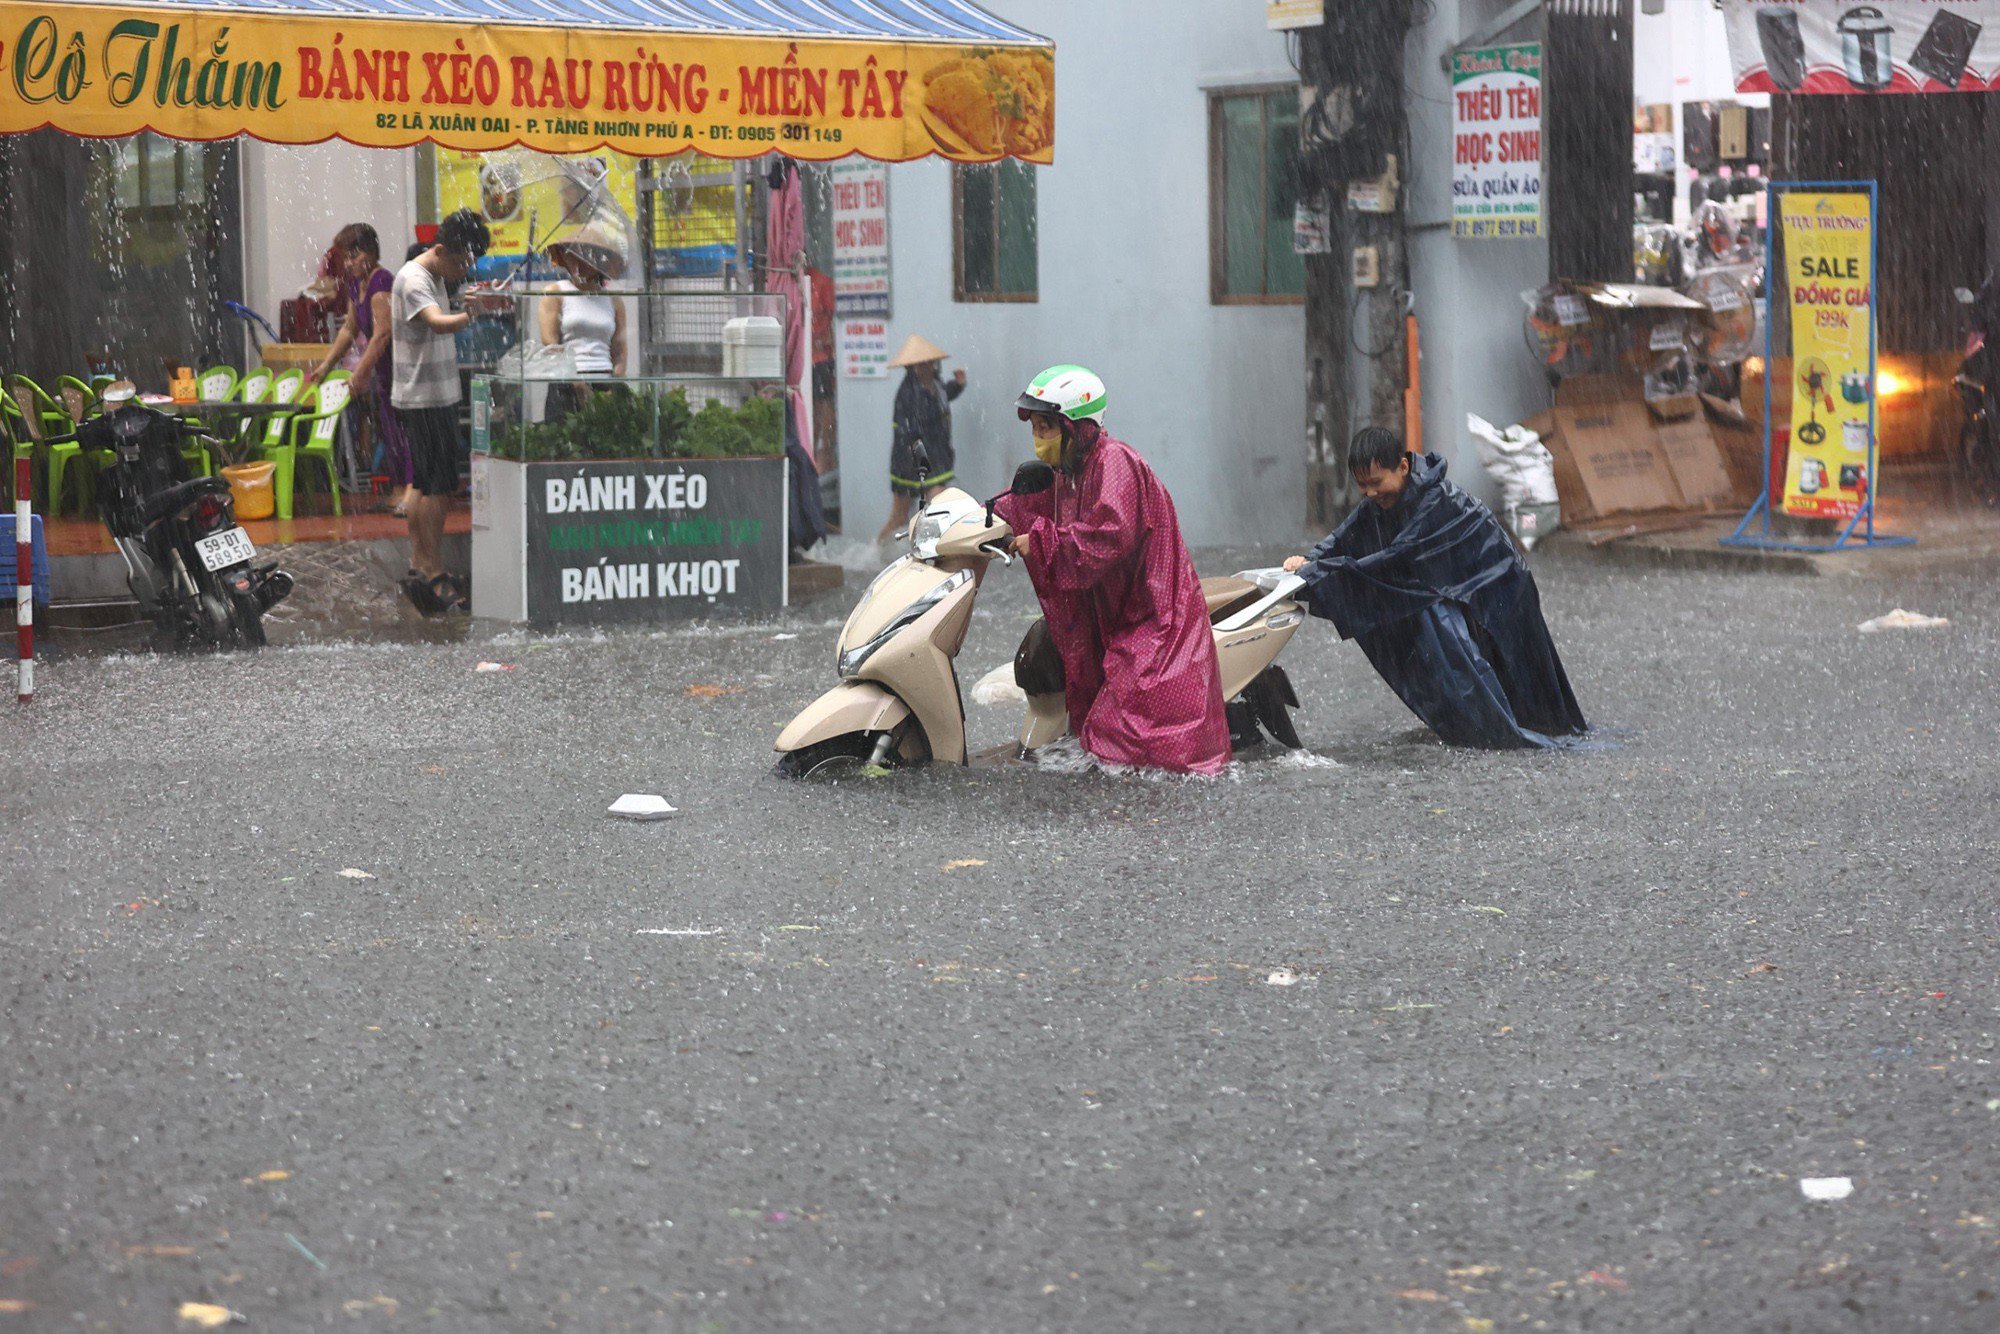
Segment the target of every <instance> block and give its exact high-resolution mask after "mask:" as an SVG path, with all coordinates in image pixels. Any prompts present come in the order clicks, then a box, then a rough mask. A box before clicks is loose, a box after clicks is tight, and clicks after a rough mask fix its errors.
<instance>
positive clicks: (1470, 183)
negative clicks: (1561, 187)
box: [1451, 42, 1542, 239]
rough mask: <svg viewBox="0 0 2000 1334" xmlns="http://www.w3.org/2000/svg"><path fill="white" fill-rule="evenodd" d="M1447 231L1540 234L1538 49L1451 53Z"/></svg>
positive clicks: (1532, 44) (1472, 235)
mask: <svg viewBox="0 0 2000 1334" xmlns="http://www.w3.org/2000/svg"><path fill="white" fill-rule="evenodd" d="M1451 129H1452V136H1451V138H1452V169H1451V234H1452V235H1453V236H1457V237H1465V238H1475V239H1478V238H1487V237H1524V238H1532V237H1538V236H1540V235H1541V234H1542V48H1541V44H1540V43H1539V42H1530V43H1527V44H1526V45H1521V46H1489V47H1483V48H1481V49H1479V50H1476V51H1455V52H1453V53H1452V57H1451Z"/></svg>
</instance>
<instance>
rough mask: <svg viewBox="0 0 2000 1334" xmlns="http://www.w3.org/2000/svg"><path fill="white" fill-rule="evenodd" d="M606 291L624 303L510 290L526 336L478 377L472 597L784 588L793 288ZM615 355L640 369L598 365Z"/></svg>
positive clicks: (477, 608)
mask: <svg viewBox="0 0 2000 1334" xmlns="http://www.w3.org/2000/svg"><path fill="white" fill-rule="evenodd" d="M604 295H605V296H606V297H608V298H609V300H610V301H612V302H615V303H617V307H613V308H607V307H606V306H605V305H604V304H603V303H602V302H597V303H593V308H592V309H590V310H587V311H585V312H582V317H578V316H577V315H576V313H575V312H564V311H563V310H562V309H561V307H556V308H553V309H549V310H546V311H545V310H544V309H543V303H548V302H561V301H564V300H566V299H568V300H573V299H574V294H573V293H569V292H563V291H559V290H556V289H553V288H550V287H547V286H541V287H529V288H517V289H514V290H513V291H512V293H511V295H510V296H509V297H508V298H506V300H507V301H510V302H511V306H510V307H508V308H507V316H508V318H510V319H511V320H512V321H513V323H514V327H515V329H516V331H517V333H518V337H517V339H516V341H515V343H514V344H513V346H512V347H511V348H509V349H507V350H506V351H505V352H504V353H503V354H502V355H501V356H500V357H499V358H498V359H497V360H496V362H495V364H494V366H493V369H492V370H491V371H490V372H488V373H485V374H481V375H478V376H476V377H475V378H474V379H473V382H472V574H473V578H472V610H473V614H474V615H476V616H481V617H490V618H493V619H498V620H505V621H510V622H517V623H518V622H526V623H528V624H531V625H535V626H540V627H556V626H561V625H565V624H574V623H601V622H615V621H625V622H644V621H658V620H666V619H674V618H685V617H690V616H707V615H712V614H718V613H723V612H727V611H732V610H739V611H769V610H773V609H776V608H778V607H781V606H783V605H784V604H785V603H786V601H787V600H788V598H789V593H790V586H789V563H788V555H789V531H788V500H789V487H790V479H789V474H788V471H787V469H788V466H789V465H788V463H787V460H786V456H785V413H786V397H785V380H784V349H783V346H782V341H783V330H784V316H785V306H784V298H783V297H781V296H775V295H762V294H738V293H725V292H686V291H679V292H615V293H606V294H604ZM467 304H468V307H471V308H477V307H478V306H480V305H486V306H488V307H489V308H490V307H494V306H499V305H501V304H502V301H501V299H499V298H495V297H493V296H491V295H490V294H482V293H480V292H478V291H476V290H475V291H473V292H471V293H469V294H468V297H467ZM617 308H622V313H621V314H619V315H618V316H617V317H616V319H615V320H614V319H613V317H612V315H611V314H610V313H609V311H610V310H611V309H617ZM613 329H615V330H617V331H618V334H619V335H620V336H612V337H606V336H604V335H606V334H609V333H610V332H611V331H612V330H613ZM545 331H549V332H554V333H557V334H567V337H566V338H565V339H563V340H562V341H550V342H544V341H543V339H542V337H541V335H542V334H543V333H544V332H545ZM593 332H594V333H596V334H597V335H599V336H596V337H592V336H591V334H592V333H593ZM607 360H608V361H611V362H613V363H614V364H615V366H616V369H617V370H620V371H622V372H623V373H622V374H620V373H614V372H607V371H598V370H593V369H591V367H593V366H601V365H603V364H604V363H605V362H606V361H607ZM580 363H581V364H580Z"/></svg>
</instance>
